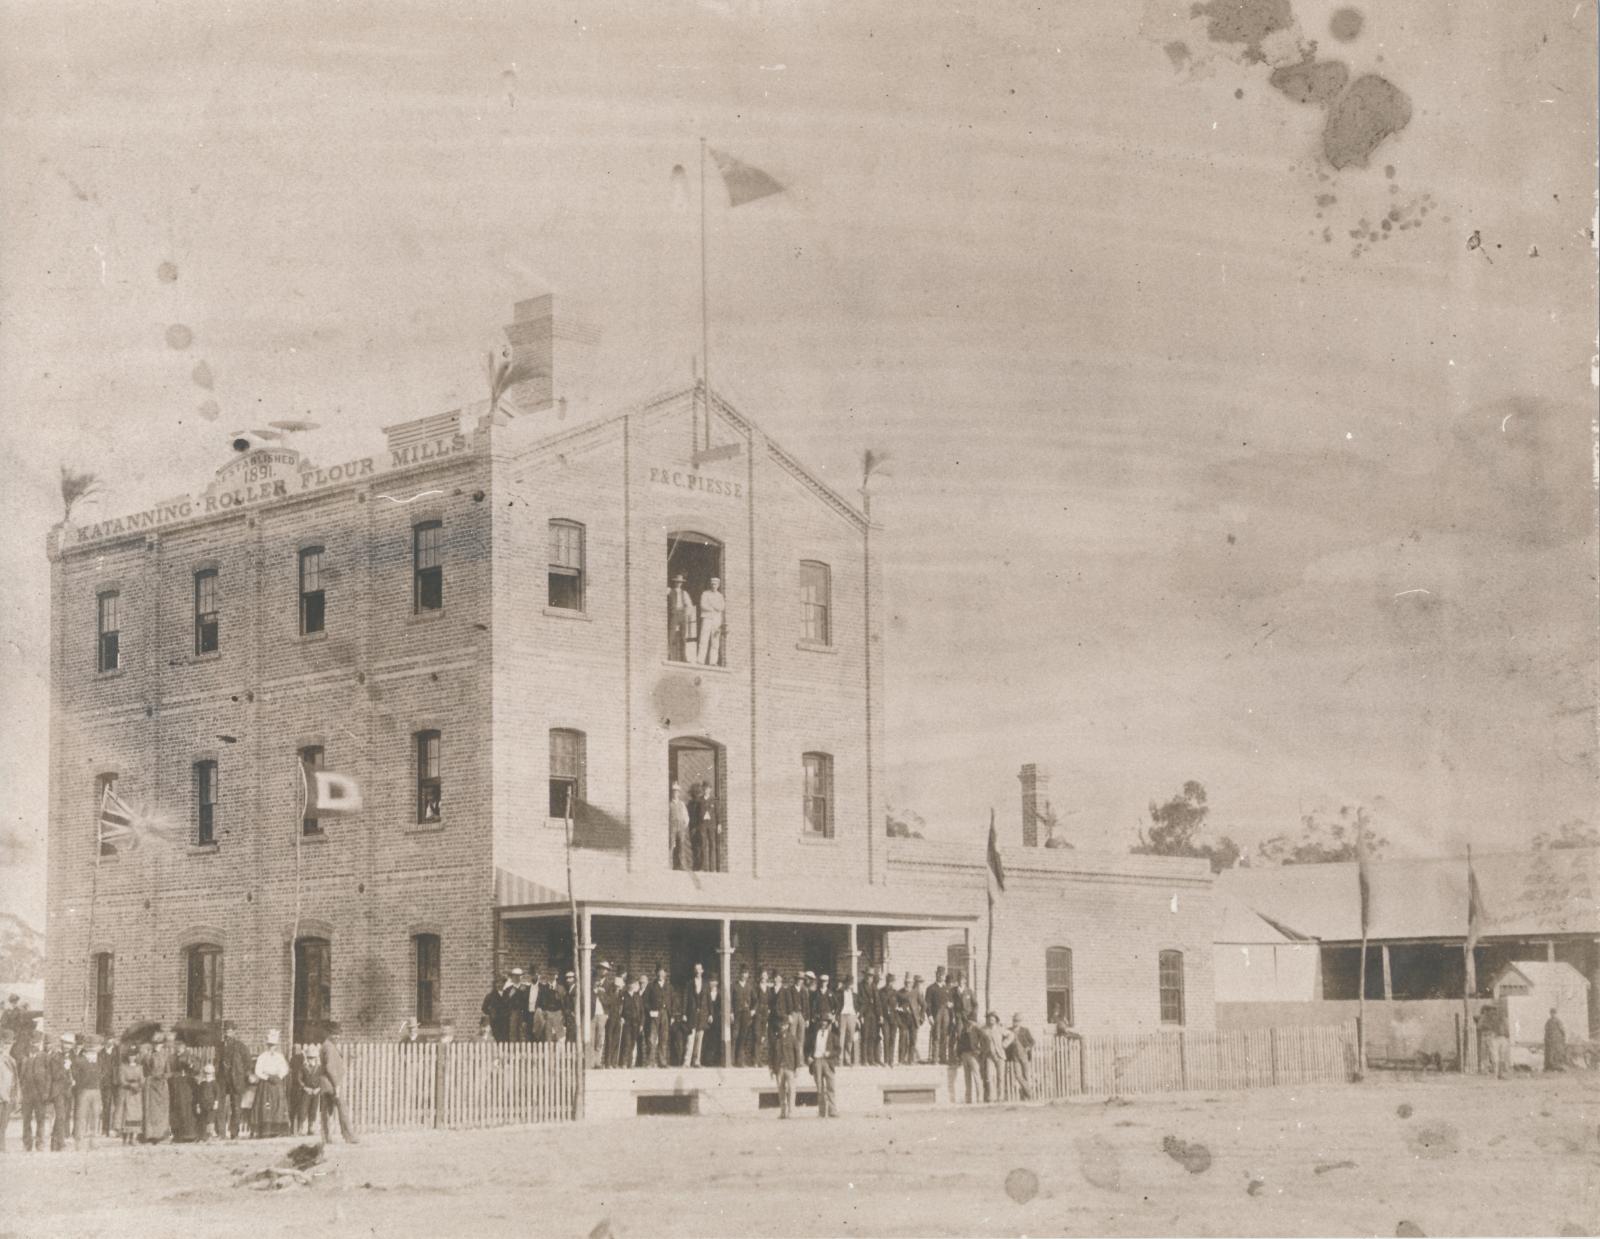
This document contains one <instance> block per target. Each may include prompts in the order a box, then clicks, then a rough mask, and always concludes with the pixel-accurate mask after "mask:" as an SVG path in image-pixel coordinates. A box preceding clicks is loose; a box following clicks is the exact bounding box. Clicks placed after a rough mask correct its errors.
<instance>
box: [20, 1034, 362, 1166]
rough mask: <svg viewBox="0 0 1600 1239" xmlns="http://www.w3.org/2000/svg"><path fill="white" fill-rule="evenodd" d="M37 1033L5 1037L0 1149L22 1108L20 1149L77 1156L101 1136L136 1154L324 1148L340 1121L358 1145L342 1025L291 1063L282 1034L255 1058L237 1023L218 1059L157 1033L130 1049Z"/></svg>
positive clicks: (90, 1037) (108, 1041)
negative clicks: (291, 1144)
mask: <svg viewBox="0 0 1600 1239" xmlns="http://www.w3.org/2000/svg"><path fill="white" fill-rule="evenodd" d="M31 1023H32V1021H31V1020H30V1021H29V1024H30V1027H28V1028H24V1029H17V1028H12V1027H8V1028H5V1029H0V1151H4V1149H5V1127H6V1123H7V1122H8V1120H9V1118H10V1113H11V1110H12V1109H13V1108H17V1109H19V1110H20V1113H21V1119H22V1146H23V1148H24V1149H25V1150H26V1151H28V1152H36V1151H37V1152H42V1151H43V1150H44V1149H45V1147H46V1128H47V1126H48V1131H49V1135H48V1144H49V1148H50V1149H51V1150H52V1151H55V1152H59V1151H61V1150H62V1149H64V1148H65V1147H66V1144H67V1141H68V1140H71V1141H72V1142H73V1146H74V1147H75V1148H76V1149H78V1150H79V1151H82V1150H85V1149H93V1148H94V1147H95V1140H96V1138H97V1137H106V1138H113V1137H114V1138H117V1139H120V1140H121V1142H122V1143H123V1144H125V1145H127V1144H134V1143H140V1144H159V1143H162V1142H165V1141H169V1140H170V1141H172V1142H173V1143H175V1144H187V1143H193V1142H197V1141H206V1140H212V1139H222V1138H223V1137H224V1136H226V1137H227V1138H228V1139H230V1140H237V1139H238V1138H239V1133H240V1131H241V1129H242V1130H243V1131H244V1132H245V1134H246V1135H248V1136H252V1137H268V1136H288V1135H300V1134H302V1133H304V1134H306V1135H314V1134H315V1128H316V1123H317V1120H318V1119H319V1118H320V1120H321V1127H322V1138H323V1140H325V1141H326V1140H327V1139H328V1121H329V1118H330V1117H331V1116H333V1115H335V1114H337V1115H338V1118H339V1128H340V1132H341V1134H342V1135H343V1137H344V1139H345V1140H346V1141H347V1142H349V1143H352V1144H354V1143H356V1139H357V1138H356V1135H355V1131H354V1128H353V1126H352V1125H351V1122H350V1116H349V1111H348V1109H347V1105H346V1099H345V1086H346V1081H347V1078H348V1072H347V1069H346V1066H345V1061H344V1055H343V1053H342V1051H341V1049H340V1045H339V1040H338V1034H339V1029H338V1026H337V1025H336V1024H330V1025H329V1026H328V1028H327V1031H326V1034H325V1038H324V1040H323V1041H322V1043H321V1045H320V1046H318V1045H313V1046H307V1047H305V1048H304V1049H302V1050H296V1051H295V1052H294V1053H293V1054H292V1055H291V1056H289V1057H285V1056H284V1053H283V1050H282V1047H281V1045H280V1041H281V1038H280V1036H279V1034H278V1032H277V1031H276V1030H273V1031H271V1032H269V1033H268V1034H267V1044H266V1047H265V1048H264V1049H263V1050H262V1051H261V1052H260V1053H258V1054H257V1053H252V1052H251V1051H250V1050H249V1049H248V1048H247V1047H246V1046H245V1044H244V1043H243V1042H242V1041H240V1040H239V1038H238V1035H237V1031H236V1029H235V1028H234V1025H233V1024H232V1023H231V1022H226V1023H224V1024H223V1035H222V1039H221V1041H220V1043H218V1044H217V1045H216V1046H215V1047H213V1048H211V1049H210V1050H203V1049H201V1048H199V1047H194V1046H185V1045H180V1044H179V1042H178V1039H177V1036H176V1034H174V1033H173V1032H171V1031H168V1030H164V1029H159V1028H156V1029H152V1030H151V1031H149V1032H148V1033H146V1034H144V1035H143V1036H142V1037H140V1038H137V1039H135V1040H133V1041H123V1040H116V1039H113V1038H106V1037H102V1036H99V1035H97V1034H94V1033H85V1034H82V1035H79V1034H75V1033H71V1032H66V1033H60V1034H58V1035H55V1036H46V1035H44V1034H43V1033H39V1032H36V1031H34V1030H33V1029H32V1028H31Z"/></svg>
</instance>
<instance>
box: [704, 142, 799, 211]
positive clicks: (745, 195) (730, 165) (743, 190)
mask: <svg viewBox="0 0 1600 1239" xmlns="http://www.w3.org/2000/svg"><path fill="white" fill-rule="evenodd" d="M709 149H710V151H711V158H713V159H715V160H716V161H717V171H718V172H720V173H722V183H723V184H724V185H726V186H727V187H728V205H729V206H731V207H736V206H743V205H744V204H745V203H747V202H754V201H756V200H757V199H758V198H768V197H771V196H772V195H773V194H781V193H782V192H783V185H782V184H780V183H779V182H778V181H777V180H775V179H774V178H773V177H771V176H769V175H768V174H767V173H765V172H763V171H762V170H761V169H760V168H757V167H755V166H754V165H752V164H747V163H745V162H744V160H742V159H735V158H734V157H733V156H732V155H729V154H728V153H727V152H725V151H719V150H717V148H716V147H714V146H713V147H711V148H709Z"/></svg>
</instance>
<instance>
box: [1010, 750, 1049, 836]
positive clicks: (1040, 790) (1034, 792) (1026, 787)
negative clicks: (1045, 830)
mask: <svg viewBox="0 0 1600 1239" xmlns="http://www.w3.org/2000/svg"><path fill="white" fill-rule="evenodd" d="M1017 778H1018V780H1019V781H1020V782H1021V783H1022V846H1023V847H1029V848H1036V847H1039V846H1040V845H1041V844H1043V842H1044V840H1043V839H1041V838H1040V837H1039V833H1040V832H1039V827H1040V825H1041V823H1042V821H1043V818H1044V810H1045V806H1046V805H1047V804H1049V803H1050V772H1049V771H1048V770H1046V769H1045V768H1044V767H1043V766H1036V765H1034V764H1033V763H1032V762H1029V763H1028V764H1027V765H1026V766H1024V767H1023V768H1022V772H1021V773H1020V774H1018V775H1017Z"/></svg>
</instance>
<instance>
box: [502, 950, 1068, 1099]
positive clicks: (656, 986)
mask: <svg viewBox="0 0 1600 1239" xmlns="http://www.w3.org/2000/svg"><path fill="white" fill-rule="evenodd" d="M578 988H579V987H578V979H577V974H576V973H574V972H571V971H569V972H566V973H565V974H564V975H563V976H561V977H560V978H559V979H558V978H557V976H556V974H555V972H554V971H552V970H545V971H542V972H532V973H529V972H525V971H524V970H523V969H521V968H512V969H511V970H510V971H509V972H506V973H504V974H502V975H501V976H499V977H497V978H496V981H495V985H494V987H493V988H492V989H491V990H490V991H489V993H488V994H487V995H485V997H484V999H483V1003H482V1008H481V1010H482V1017H481V1027H482V1030H483V1032H485V1033H487V1034H488V1035H489V1036H492V1037H493V1038H494V1040H496V1041H534V1042H549V1041H569V1042H570V1041H576V1040H577V1037H578V1020H577V995H578ZM725 1013H726V1015H727V1017H728V1019H727V1024H728V1029H729V1036H730V1042H729V1044H728V1045H724V1044H723V1027H724V1014H725ZM792 1015H798V1016H799V1017H800V1021H801V1026H802V1028H803V1029H804V1030H805V1033H806V1036H807V1038H808V1040H807V1044H808V1045H809V1044H810V1043H811V1039H814V1037H815V1034H816V1032H817V1030H818V1029H819V1028H820V1027H821V1026H822V1025H823V1024H824V1023H825V1022H827V1023H830V1024H832V1025H833V1026H836V1028H837V1033H836V1037H837V1058H838V1062H839V1065H841V1066H846V1067H849V1066H856V1065H861V1066H875V1067H895V1066H897V1065H908V1064H914V1063H938V1064H943V1065H946V1066H962V1067H965V1068H967V1069H968V1071H969V1092H971V1091H975V1086H976V1085H977V1084H978V1083H979V1082H980V1081H981V1084H982V1094H983V1097H984V1099H985V1100H988V1099H989V1097H990V1095H991V1093H992V1092H993V1091H994V1090H996V1089H998V1087H999V1076H1000V1073H1001V1072H1002V1070H1009V1071H1011V1072H1012V1074H1013V1075H1019V1076H1020V1080H1019V1084H1020V1087H1021V1088H1022V1089H1023V1090H1024V1091H1025V1090H1026V1088H1027V1064H1028V1062H1029V1060H1030V1058H1031V1056H1032V1051H1033V1046H1034V1038H1033V1034H1032V1032H1031V1031H1030V1030H1029V1029H1028V1028H1027V1027H1026V1026H1025V1025H1024V1024H1023V1022H1022V1019H1021V1016H1020V1015H1013V1017H1012V1021H1011V1024H1010V1025H1002V1024H1001V1022H1000V1017H999V1016H998V1015H997V1014H995V1013H994V1012H992V1011H991V1012H988V1013H986V1014H984V1015H982V1016H981V1017H980V1014H979V1002H978V996H977V994H976V993H974V992H973V989H972V987H971V985H970V984H968V982H967V980H966V978H965V976H964V975H963V974H962V973H960V972H956V971H952V972H950V973H949V975H948V976H947V975H946V970H945V969H944V968H943V967H940V968H938V969H936V970H935V973H934V978H933V980H932V982H930V983H928V984H926V985H924V984H923V978H922V977H921V976H917V975H913V976H902V977H900V978H898V983H897V978H896V977H895V974H894V973H892V972H883V973H881V975H880V972H879V970H878V969H877V968H872V967H869V968H867V969H865V970H864V972H863V974H862V976H861V978H860V979H859V980H858V981H852V980H850V979H847V978H845V977H830V976H828V975H826V974H824V975H820V976H819V975H818V974H816V973H815V972H812V971H809V970H807V971H802V972H795V973H791V974H789V975H787V976H785V975H784V974H783V973H782V972H780V971H778V970H776V969H767V968H763V969H762V970H761V972H760V974H759V976H755V975H752V973H751V970H750V967H749V966H748V965H743V966H741V967H740V969H739V972H738V976H737V977H736V979H735V980H734V982H733V984H732V987H731V990H730V992H729V993H728V994H724V993H723V992H722V983H721V981H720V980H719V978H717V977H716V976H707V975H706V971H705V966H704V965H703V964H700V963H696V964H695V965H694V973H693V975H692V976H691V977H690V978H689V979H688V980H687V981H685V982H684V983H683V985H682V986H674V985H673V984H672V983H671V981H670V980H669V979H668V971H667V967H666V965H665V964H661V965H659V966H658V967H657V968H656V970H655V972H654V974H653V975H650V974H647V973H640V974H637V975H634V976H629V975H628V973H627V972H626V971H622V970H618V969H615V968H613V967H612V965H611V964H610V963H609V962H608V961H601V962H600V963H599V964H598V965H596V968H595V980H594V987H593V991H592V993H591V994H590V1005H589V1044H588V1047H587V1051H588V1052H587V1054H586V1058H587V1061H588V1065H589V1066H590V1067H595V1068H627V1069H637V1068H644V1067H766V1068H769V1069H770V1068H773V1067H774V1064H775V1063H776V1062H777V1060H778V1058H779V1057H780V1050H781V1048H782V1036H783V1031H784V1029H785V1027H786V1025H787V1024H788V1023H789V1019H790V1017H791V1016H792ZM1056 1032H1057V1034H1058V1035H1059V1036H1063V1037H1072V1036H1075V1035H1076V1034H1075V1033H1073V1032H1072V1030H1070V1029H1069V1028H1067V1027H1066V1026H1065V1025H1064V1024H1060V1025H1057V1028H1056ZM1007 1064H1019V1066H1016V1067H1008V1066H1006V1065H1007ZM991 1074H992V1075H993V1076H994V1080H993V1081H992V1082H991V1078H990V1077H991Z"/></svg>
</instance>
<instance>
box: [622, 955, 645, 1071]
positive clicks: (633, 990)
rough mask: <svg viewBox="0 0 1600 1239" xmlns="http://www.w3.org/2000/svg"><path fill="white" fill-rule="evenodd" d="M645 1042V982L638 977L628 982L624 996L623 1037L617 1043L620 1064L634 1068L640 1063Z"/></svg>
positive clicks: (630, 1068)
mask: <svg viewBox="0 0 1600 1239" xmlns="http://www.w3.org/2000/svg"><path fill="white" fill-rule="evenodd" d="M645 1044H646V1042H645V1007H644V982H643V981H641V980H640V979H639V978H638V977H634V978H633V980H631V981H629V982H628V989H627V992H626V993H624V994H623V996H622V1037H621V1040H620V1041H619V1042H618V1043H617V1054H618V1065H619V1066H622V1067H625V1068H627V1069H628V1070H630V1071H631V1070H633V1068H635V1067H637V1066H638V1065H639V1056H640V1052H641V1050H642V1049H643V1047H644V1045H645Z"/></svg>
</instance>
